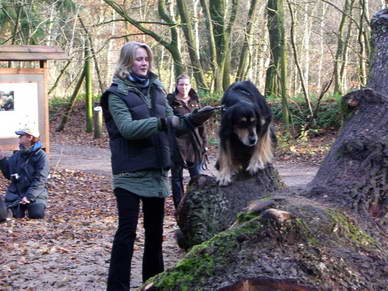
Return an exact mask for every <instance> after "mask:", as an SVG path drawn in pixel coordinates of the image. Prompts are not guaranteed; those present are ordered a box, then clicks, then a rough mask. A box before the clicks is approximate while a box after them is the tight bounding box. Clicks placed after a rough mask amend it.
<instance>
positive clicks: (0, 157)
mask: <svg viewBox="0 0 388 291" xmlns="http://www.w3.org/2000/svg"><path fill="white" fill-rule="evenodd" d="M4 158H5V152H3V151H2V150H0V160H2V159H4Z"/></svg>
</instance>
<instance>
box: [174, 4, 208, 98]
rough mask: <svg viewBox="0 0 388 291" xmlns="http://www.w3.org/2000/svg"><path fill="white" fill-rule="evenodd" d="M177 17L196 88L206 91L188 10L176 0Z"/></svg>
mask: <svg viewBox="0 0 388 291" xmlns="http://www.w3.org/2000/svg"><path fill="white" fill-rule="evenodd" d="M177 4H178V11H179V15H180V17H181V20H182V29H183V33H184V35H185V39H186V44H187V49H188V51H189V56H190V60H191V65H192V70H193V74H194V78H195V81H196V83H197V87H198V88H199V89H200V90H203V91H208V88H207V86H206V84H205V78H204V76H203V70H202V67H201V63H200V60H199V58H198V55H197V52H198V51H199V48H198V47H197V43H196V42H195V39H194V27H193V24H192V22H191V17H190V16H189V13H188V8H187V5H186V1H185V0H177Z"/></svg>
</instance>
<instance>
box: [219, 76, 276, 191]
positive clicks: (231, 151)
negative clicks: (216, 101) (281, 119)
mask: <svg viewBox="0 0 388 291" xmlns="http://www.w3.org/2000/svg"><path fill="white" fill-rule="evenodd" d="M221 103H222V104H223V105H224V106H225V110H224V112H223V114H222V120H221V128H220V132H219V136H220V151H219V157H218V161H217V164H216V167H217V169H218V171H219V174H218V177H217V180H218V182H219V184H220V185H228V184H230V183H231V181H232V176H233V174H235V173H237V172H238V171H240V170H241V169H244V170H247V171H248V172H249V173H250V174H251V175H253V174H255V173H256V172H257V171H258V170H259V169H264V167H265V166H266V164H267V163H271V161H272V157H273V155H272V141H275V140H273V139H274V138H275V135H274V134H273V132H272V129H271V121H272V113H271V110H270V108H269V106H268V105H267V103H266V101H265V98H264V96H262V95H261V94H260V92H259V90H258V89H257V88H256V87H255V85H253V84H252V82H250V81H243V82H237V83H234V84H232V85H231V86H229V88H228V89H227V90H226V91H225V93H224V96H223V98H222V101H221Z"/></svg>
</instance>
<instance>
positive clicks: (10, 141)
mask: <svg viewBox="0 0 388 291" xmlns="http://www.w3.org/2000/svg"><path fill="white" fill-rule="evenodd" d="M66 59H69V58H68V57H67V56H66V55H65V53H64V52H63V50H62V49H61V48H58V47H49V46H38V45H21V46H19V45H9V46H0V65H1V63H2V62H7V63H6V66H0V85H1V84H2V83H8V84H9V83H36V84H37V89H38V92H37V96H38V120H37V124H38V126H39V132H40V140H41V142H42V144H43V148H44V149H45V150H46V151H47V152H49V151H50V138H49V132H50V130H49V111H48V94H47V91H48V88H47V79H48V65H47V61H48V60H66ZM21 62H39V67H36V68H23V67H22V66H21V65H22V64H21ZM15 63H18V64H20V66H18V68H12V65H14V64H15ZM23 98H24V97H23ZM26 98H28V96H26ZM0 126H7V125H6V124H0ZM17 148H18V141H17V136H16V135H15V137H1V136H0V150H16V149H17Z"/></svg>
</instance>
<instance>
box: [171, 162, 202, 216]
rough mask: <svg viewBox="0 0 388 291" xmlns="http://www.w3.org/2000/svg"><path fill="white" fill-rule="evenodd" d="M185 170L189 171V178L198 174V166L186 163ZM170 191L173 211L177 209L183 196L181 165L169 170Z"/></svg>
mask: <svg viewBox="0 0 388 291" xmlns="http://www.w3.org/2000/svg"><path fill="white" fill-rule="evenodd" d="M187 166H188V167H187V170H188V171H189V174H190V178H193V177H194V176H197V175H199V174H200V166H199V165H197V164H193V163H190V162H187ZM171 190H172V198H173V200H174V206H175V209H177V208H178V205H179V202H181V199H182V197H183V194H184V188H183V165H179V164H175V165H174V166H173V167H172V168H171Z"/></svg>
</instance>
